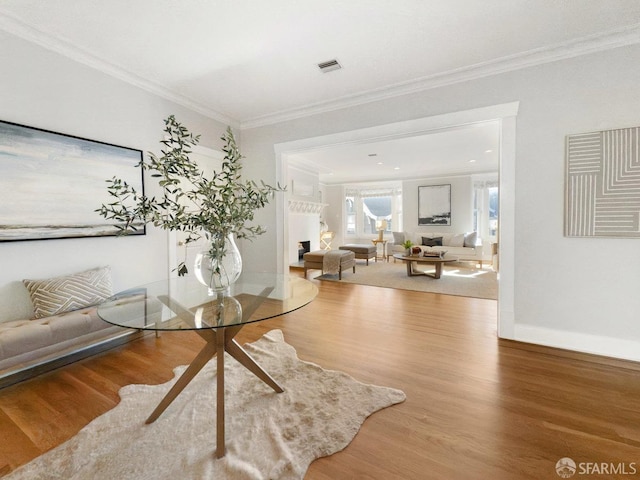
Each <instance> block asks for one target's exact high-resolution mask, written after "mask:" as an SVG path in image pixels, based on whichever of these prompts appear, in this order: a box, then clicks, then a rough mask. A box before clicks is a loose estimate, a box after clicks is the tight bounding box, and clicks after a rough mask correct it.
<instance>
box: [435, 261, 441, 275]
mask: <svg viewBox="0 0 640 480" xmlns="http://www.w3.org/2000/svg"><path fill="white" fill-rule="evenodd" d="M441 276H442V262H436V273H435V275H434V276H433V278H440V277H441Z"/></svg>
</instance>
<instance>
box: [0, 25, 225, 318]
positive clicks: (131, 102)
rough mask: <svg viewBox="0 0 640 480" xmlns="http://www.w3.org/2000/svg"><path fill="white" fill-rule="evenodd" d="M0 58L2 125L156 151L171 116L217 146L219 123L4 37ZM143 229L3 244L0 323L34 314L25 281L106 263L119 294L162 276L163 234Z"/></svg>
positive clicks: (164, 270)
mask: <svg viewBox="0 0 640 480" xmlns="http://www.w3.org/2000/svg"><path fill="white" fill-rule="evenodd" d="M0 58H1V59H2V61H1V63H2V67H1V70H0V119H2V120H5V121H9V122H14V123H20V124H23V125H28V126H33V127H38V128H43V129H47V130H52V131H55V132H60V133H66V134H70V135H75V136H80V137H84V138H89V139H92V140H98V141H103V142H107V143H112V144H116V145H122V146H127V147H132V148H136V149H140V150H143V151H144V152H147V151H149V150H152V151H154V152H159V150H160V148H159V147H160V144H159V143H158V142H159V141H160V139H161V138H162V135H163V132H162V129H163V128H164V123H163V119H164V118H166V117H167V116H168V115H170V114H172V113H173V114H175V115H176V117H177V118H178V120H180V121H181V122H182V123H183V124H185V125H186V126H187V127H188V128H189V129H190V130H192V131H193V132H195V133H200V134H202V139H201V144H203V145H205V146H209V147H214V148H218V149H219V148H220V146H221V142H220V140H219V137H220V136H221V135H222V134H223V133H224V129H225V128H226V127H225V126H224V125H221V124H219V123H218V122H215V121H212V120H210V119H207V118H205V117H203V116H201V115H198V114H195V113H193V112H190V111H188V110H186V109H184V108H182V107H179V106H177V105H175V104H172V103H170V102H168V101H165V100H162V99H160V98H158V97H156V96H154V95H151V94H148V93H146V92H144V91H143V90H141V89H139V88H136V87H133V86H131V85H128V84H125V83H123V82H121V81H119V80H116V79H115V78H113V77H110V76H108V75H105V74H102V73H99V72H97V71H95V70H93V69H91V68H88V67H85V66H83V65H80V64H78V63H76V62H74V61H71V60H69V59H66V58H64V57H62V56H60V55H57V54H54V53H52V52H49V51H48V50H45V49H43V48H41V47H37V46H35V45H32V44H29V43H28V42H25V41H23V40H20V39H18V38H16V37H13V36H11V35H8V34H5V33H2V32H0ZM147 180H148V179H147ZM147 191H151V188H150V186H149V183H148V182H147ZM0 208H1V206H0ZM96 208H97V206H96ZM96 215H97V214H96ZM147 231H148V234H147V235H146V236H143V237H142V236H136V237H126V238H116V237H102V238H82V239H60V240H41V241H26V242H25V241H23V242H4V243H0V266H1V268H0V321H3V320H9V319H15V318H25V317H28V316H29V315H30V314H31V304H30V301H29V298H28V295H27V291H26V289H25V288H24V287H23V286H22V283H21V280H22V279H23V278H47V277H50V276H57V275H61V274H67V273H72V272H75V271H79V270H83V269H87V268H92V267H95V266H98V265H111V267H112V270H113V280H114V288H115V289H116V290H118V289H123V288H128V287H131V286H134V285H136V284H140V283H143V282H149V281H152V280H156V279H162V278H164V277H166V276H167V275H168V272H169V265H168V258H167V238H168V236H167V234H166V233H165V232H164V231H162V230H158V229H154V228H153V227H150V228H148V229H147Z"/></svg>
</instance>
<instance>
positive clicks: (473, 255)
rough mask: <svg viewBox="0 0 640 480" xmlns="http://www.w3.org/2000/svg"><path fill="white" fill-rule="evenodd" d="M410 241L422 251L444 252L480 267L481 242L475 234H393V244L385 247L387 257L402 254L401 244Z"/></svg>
mask: <svg viewBox="0 0 640 480" xmlns="http://www.w3.org/2000/svg"><path fill="white" fill-rule="evenodd" d="M406 240H411V241H412V242H413V244H414V245H415V246H419V247H420V248H421V249H422V250H423V251H424V250H436V251H441V250H446V252H447V254H449V255H453V256H456V257H458V260H460V261H463V262H476V263H478V264H480V266H481V267H482V261H483V258H482V251H483V250H482V240H481V239H480V237H478V234H477V232H467V233H437V232H435V233H434V232H428V233H427V232H416V233H413V234H409V233H407V232H393V243H391V245H390V246H389V245H388V246H387V255H389V256H391V255H393V254H394V253H404V251H405V249H404V247H403V246H402V244H403V243H404V242H405V241H406Z"/></svg>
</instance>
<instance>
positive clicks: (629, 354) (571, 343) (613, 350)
mask: <svg viewBox="0 0 640 480" xmlns="http://www.w3.org/2000/svg"><path fill="white" fill-rule="evenodd" d="M514 340H517V341H520V342H527V343H533V344H537V345H545V346H547V347H555V348H563V349H565V350H573V351H576V352H583V353H591V354H594V355H603V356H605V357H611V358H619V359H622V360H633V361H636V362H638V361H640V342H639V341H634V340H625V339H621V338H613V337H603V336H599V335H589V334H586V333H576V332H568V331H563V330H553V329H550V328H542V327H534V326H531V325H518V324H516V325H515V335H514Z"/></svg>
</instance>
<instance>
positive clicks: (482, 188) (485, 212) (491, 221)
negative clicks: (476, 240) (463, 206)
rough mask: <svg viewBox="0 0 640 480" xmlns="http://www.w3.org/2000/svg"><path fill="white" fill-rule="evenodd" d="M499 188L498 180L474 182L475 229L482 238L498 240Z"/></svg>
mask: <svg viewBox="0 0 640 480" xmlns="http://www.w3.org/2000/svg"><path fill="white" fill-rule="evenodd" d="M498 209H499V189H498V181H497V180H487V181H476V182H474V184H473V229H474V230H475V231H476V232H478V234H479V235H480V237H481V238H483V239H487V240H489V241H491V242H496V241H497V240H498V218H499V211H498Z"/></svg>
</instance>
